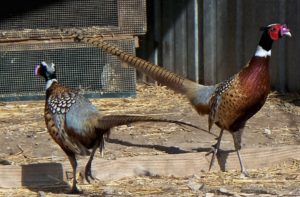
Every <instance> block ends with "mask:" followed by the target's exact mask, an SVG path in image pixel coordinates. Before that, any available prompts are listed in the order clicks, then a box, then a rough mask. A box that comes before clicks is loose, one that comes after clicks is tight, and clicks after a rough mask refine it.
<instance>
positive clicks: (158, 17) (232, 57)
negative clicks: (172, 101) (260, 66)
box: [138, 0, 300, 91]
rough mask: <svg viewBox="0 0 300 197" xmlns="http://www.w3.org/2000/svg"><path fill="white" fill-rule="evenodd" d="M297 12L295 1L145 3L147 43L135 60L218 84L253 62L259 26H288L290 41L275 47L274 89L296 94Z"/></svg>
mask: <svg viewBox="0 0 300 197" xmlns="http://www.w3.org/2000/svg"><path fill="white" fill-rule="evenodd" d="M149 2H151V3H149ZM149 5H150V6H149ZM299 10H300V1H298V0H251V1H241V0H198V1H197V0H153V1H148V15H149V16H148V20H150V22H149V21H148V25H149V29H150V31H149V32H148V35H151V37H146V38H144V39H142V43H141V46H144V44H146V46H147V47H145V48H144V47H142V48H141V49H139V50H138V54H140V55H141V56H142V57H144V58H148V57H151V58H149V60H150V61H151V62H154V63H158V64H160V65H163V66H164V67H166V68H168V69H171V70H173V71H175V72H176V73H178V74H180V75H182V76H185V77H188V78H190V79H192V80H195V81H199V82H201V83H205V84H211V83H216V82H220V81H222V80H224V79H226V78H228V77H230V76H232V75H233V74H235V73H236V72H238V71H239V70H240V68H241V67H243V66H244V65H245V64H246V62H247V61H248V60H249V59H250V58H251V56H252V55H253V54H254V51H255V49H256V46H257V44H258V41H259V38H260V36H261V32H260V31H259V28H260V27H261V26H266V25H268V24H271V23H275V22H279V23H286V24H287V25H288V27H289V28H290V29H291V32H292V34H293V37H292V38H291V39H286V38H284V39H281V40H280V41H278V42H276V43H274V45H273V50H272V57H271V65H270V73H271V79H272V86H273V88H275V89H277V90H280V91H300V83H299V80H298V79H299V78H300V69H299V68H298V67H299V65H298V64H299V62H300V55H299V53H300V39H297V37H299V36H297V35H299V34H300V32H299V31H300V27H299V24H300V12H299ZM154 27H155V28H154ZM146 48H147V50H146ZM149 54H156V55H155V56H153V55H150V56H149Z"/></svg>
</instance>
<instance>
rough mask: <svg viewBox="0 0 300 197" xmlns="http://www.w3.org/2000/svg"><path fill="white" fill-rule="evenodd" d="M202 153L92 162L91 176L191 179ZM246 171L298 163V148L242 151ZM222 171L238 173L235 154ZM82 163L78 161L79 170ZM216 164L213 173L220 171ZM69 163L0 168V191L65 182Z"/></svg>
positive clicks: (227, 156) (204, 162) (226, 156)
mask: <svg viewBox="0 0 300 197" xmlns="http://www.w3.org/2000/svg"><path fill="white" fill-rule="evenodd" d="M205 154H206V153H205V152H199V153H185V154H169V155H159V156H137V157H130V158H120V159H116V160H104V159H98V158H95V159H94V161H93V165H92V170H93V175H94V176H95V177H96V178H97V179H99V180H101V181H110V180H116V179H120V178H124V177H129V176H137V175H161V176H170V175H174V176H190V175H193V174H198V175H199V174H201V171H203V170H205V171H206V170H207V169H208V165H209V160H210V156H205ZM241 154H242V157H243V159H244V162H245V164H246V168H247V169H257V168H262V167H268V166H272V165H274V164H276V163H277V162H281V161H284V160H287V159H297V160H300V146H282V147H263V148H247V149H244V150H242V151H241ZM218 161H219V163H220V164H222V165H221V166H222V167H221V168H222V169H237V170H239V163H238V159H237V156H236V153H235V152H232V151H228V152H226V151H223V152H222V154H221V158H219V159H218ZM84 162H86V160H84V161H80V162H79V165H80V166H81V167H79V169H80V170H82V169H83V166H84ZM219 169H220V167H219V165H218V164H217V162H216V163H215V165H214V170H219ZM71 171H72V170H71V167H70V164H69V163H68V162H65V163H63V164H59V163H45V164H31V165H24V166H12V165H0V187H2V188H17V187H23V186H26V187H34V186H38V185H53V184H59V183H62V182H64V181H65V180H66V179H67V176H65V175H66V174H70V172H71Z"/></svg>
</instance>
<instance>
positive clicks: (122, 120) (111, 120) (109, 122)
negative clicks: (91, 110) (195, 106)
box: [99, 115, 202, 130]
mask: <svg viewBox="0 0 300 197" xmlns="http://www.w3.org/2000/svg"><path fill="white" fill-rule="evenodd" d="M135 122H169V123H174V124H178V125H181V126H189V127H193V128H196V129H201V128H199V127H198V126H195V125H193V124H190V123H186V122H183V121H177V120H169V119H164V118H154V117H150V116H135V115H106V116H102V117H101V118H100V119H99V128H101V129H104V130H106V129H110V128H112V127H116V126H120V125H128V124H130V123H135ZM201 130H202V129H201Z"/></svg>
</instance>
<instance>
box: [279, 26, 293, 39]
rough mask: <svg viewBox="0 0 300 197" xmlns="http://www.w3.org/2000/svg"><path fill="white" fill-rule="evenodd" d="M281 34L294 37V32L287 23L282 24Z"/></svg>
mask: <svg viewBox="0 0 300 197" xmlns="http://www.w3.org/2000/svg"><path fill="white" fill-rule="evenodd" d="M280 34H281V36H288V37H292V34H291V32H290V30H289V28H287V26H286V25H282V26H281V30H280Z"/></svg>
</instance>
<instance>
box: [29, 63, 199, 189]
mask: <svg viewBox="0 0 300 197" xmlns="http://www.w3.org/2000/svg"><path fill="white" fill-rule="evenodd" d="M35 75H37V76H42V77H44V78H45V80H46V102H45V111H44V118H45V122H46V127H47V129H48V132H49V134H50V135H51V137H52V138H53V139H54V141H55V142H56V143H57V144H58V145H59V146H60V147H61V148H62V150H63V151H64V152H65V153H66V155H67V156H68V159H69V161H70V163H71V166H72V169H73V184H72V188H71V193H78V192H79V190H78V188H77V186H76V179H75V177H76V167H77V161H76V157H75V156H76V155H90V157H89V160H88V162H87V164H86V166H85V174H84V176H85V179H86V180H87V181H88V182H90V179H89V178H91V179H93V176H92V173H91V164H92V160H93V157H94V154H95V151H96V149H97V148H98V147H99V149H100V152H102V150H103V147H104V137H105V136H106V135H109V133H110V129H111V128H112V127H115V126H119V125H127V124H130V123H134V122H141V121H144V122H146V121H148V122H170V123H175V124H179V125H186V126H191V127H195V128H198V127H196V126H194V125H192V124H189V123H185V122H181V121H176V120H168V119H163V118H153V117H150V116H134V115H102V114H101V113H100V112H99V111H98V110H97V108H96V107H95V106H94V105H92V104H91V103H90V101H89V100H88V99H86V98H85V97H84V96H83V95H81V94H80V93H79V91H76V90H73V89H70V88H67V87H64V86H63V85H62V84H60V83H58V80H57V79H56V71H55V66H54V64H53V63H52V64H47V63H46V62H42V63H40V64H38V65H37V66H36V67H35ZM89 149H92V150H91V152H90V151H89Z"/></svg>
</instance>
